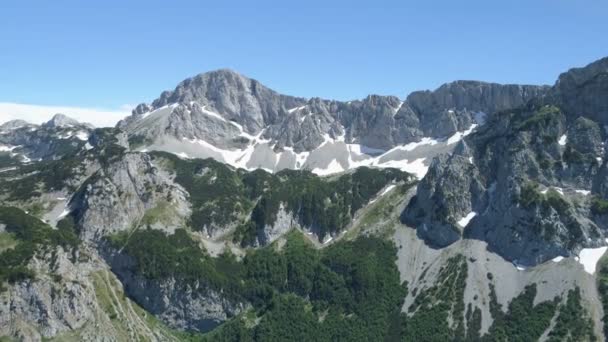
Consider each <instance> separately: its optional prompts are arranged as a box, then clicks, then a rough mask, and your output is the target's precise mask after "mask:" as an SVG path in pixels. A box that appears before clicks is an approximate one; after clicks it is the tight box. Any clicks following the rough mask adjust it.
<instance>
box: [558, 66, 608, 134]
mask: <svg viewBox="0 0 608 342" xmlns="http://www.w3.org/2000/svg"><path fill="white" fill-rule="evenodd" d="M606 93H608V58H602V59H600V60H598V61H595V62H593V63H591V64H589V65H587V66H585V67H583V68H574V69H571V70H569V71H567V72H565V73H563V74H561V75H560V76H559V78H558V80H557V82H556V83H555V86H554V87H553V90H552V92H551V97H552V99H553V100H552V101H554V102H556V103H557V104H558V105H559V106H560V107H561V108H563V110H564V111H566V112H567V113H569V114H570V115H571V116H572V117H573V118H576V117H578V116H584V117H587V118H589V119H591V120H593V121H595V122H597V123H599V124H600V125H606V124H608V103H607V102H606V100H605V96H606Z"/></svg>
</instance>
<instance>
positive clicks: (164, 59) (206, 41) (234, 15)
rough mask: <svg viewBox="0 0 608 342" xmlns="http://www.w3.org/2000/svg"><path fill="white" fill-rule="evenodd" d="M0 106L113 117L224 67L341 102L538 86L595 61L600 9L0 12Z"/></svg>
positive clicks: (309, 4)
mask: <svg viewBox="0 0 608 342" xmlns="http://www.w3.org/2000/svg"><path fill="white" fill-rule="evenodd" d="M0 14H1V17H0V43H1V44H2V45H1V46H2V47H1V50H0V102H11V103H22V104H37V105H54V106H74V107H89V108H90V107H92V108H104V109H112V110H117V109H120V108H121V106H124V105H131V104H137V103H140V102H149V101H151V100H153V99H154V98H156V97H157V96H158V95H159V94H160V92H161V91H163V90H166V89H172V88H173V87H174V86H175V85H176V84H177V83H178V82H179V81H181V80H182V79H184V78H186V77H189V76H193V75H195V74H197V73H200V72H205V71H209V70H213V69H217V68H223V67H228V68H232V69H235V70H237V71H239V72H241V73H243V74H245V75H247V76H250V77H253V78H256V79H258V80H259V81H261V82H262V83H264V84H266V85H267V86H269V87H271V88H273V89H275V90H278V91H280V92H282V93H286V94H292V95H299V96H305V97H310V96H320V97H324V98H335V99H340V100H348V99H354V98H362V97H364V96H366V95H367V94H369V93H376V94H386V95H389V94H390V95H398V96H400V97H405V95H406V94H407V93H409V92H410V91H413V90H418V89H434V88H436V87H437V86H439V85H440V84H441V83H444V82H448V81H452V80H455V79H476V80H484V81H495V82H501V83H531V84H545V83H548V84H552V83H553V82H554V81H555V79H556V77H557V76H558V74H559V73H560V72H562V71H565V70H566V69H568V68H569V67H573V66H583V65H585V64H587V63H589V62H591V61H593V60H595V59H598V58H601V57H604V56H608V41H607V40H608V20H606V18H608V1H605V0H576V1H575V0H509V1H489V0H484V1H481V0H471V1H469V0H460V1H454V0H445V1H434V0H424V1H422V0H420V1H373V2H372V1H369V2H357V1H329V0H325V1H316V0H307V1H300V2H293V1H274V2H273V1H264V0H260V1H111V0H107V1H61V0H58V1H47V0H45V1H27V0H23V1H3V2H2V3H0Z"/></svg>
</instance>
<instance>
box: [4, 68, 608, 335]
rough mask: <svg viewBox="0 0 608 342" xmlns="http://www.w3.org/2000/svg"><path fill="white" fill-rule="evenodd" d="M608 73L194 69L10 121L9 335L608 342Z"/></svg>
mask: <svg viewBox="0 0 608 342" xmlns="http://www.w3.org/2000/svg"><path fill="white" fill-rule="evenodd" d="M607 125H608V58H604V59H601V60H598V61H596V62H594V63H591V64H589V65H587V66H585V67H583V68H575V69H571V70H569V71H567V72H565V73H563V74H562V75H560V76H559V78H558V81H557V82H556V83H555V84H554V85H553V86H550V87H549V86H520V85H499V84H492V83H483V82H474V81H457V82H452V83H448V84H445V85H443V86H441V87H439V88H438V89H436V90H435V91H422V92H414V93H412V94H410V95H408V96H407V97H406V98H405V99H404V100H403V101H402V100H400V99H398V98H396V97H390V96H377V95H370V96H368V97H367V98H365V99H363V100H358V101H351V102H339V101H331V100H323V99H318V98H312V99H303V98H297V97H292V96H286V95H281V94H279V93H277V92H275V91H273V90H270V89H268V88H266V87H264V86H263V85H261V84H260V83H259V82H257V81H255V80H251V79H248V78H246V77H244V76H241V75H239V74H237V73H235V72H233V71H230V70H219V71H214V72H210V73H206V74H201V75H198V76H196V77H194V78H191V79H188V80H185V81H183V82H182V83H180V84H179V85H178V86H177V87H176V88H175V90H173V91H166V92H164V93H162V94H161V96H160V97H159V98H158V99H156V100H154V101H153V102H152V103H150V104H141V105H139V106H137V107H136V108H135V110H134V111H133V113H132V115H130V116H128V117H126V118H125V119H124V120H122V121H121V122H120V123H119V124H118V125H117V126H116V127H114V128H94V127H92V126H91V125H88V124H84V123H80V122H78V121H76V120H73V119H70V118H69V117H67V116H65V115H55V116H54V117H53V118H52V119H51V120H50V121H48V122H46V123H42V124H31V123H28V122H26V121H23V120H13V121H10V122H6V123H4V124H2V125H0V341H3V342H4V341H6V340H8V341H13V340H17V341H47V340H50V341H99V340H103V341H193V340H194V341H287V340H297V341H307V340H314V341H337V340H340V341H601V340H605V339H606V338H605V337H606V336H607V335H608V318H607V315H606V313H608V257H606V256H605V253H606V251H607V250H608V149H607V148H606V143H608V128H607V127H608V126H607Z"/></svg>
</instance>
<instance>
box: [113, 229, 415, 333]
mask: <svg viewBox="0 0 608 342" xmlns="http://www.w3.org/2000/svg"><path fill="white" fill-rule="evenodd" d="M109 241H110V242H111V244H112V245H114V246H115V247H117V248H123V252H124V253H126V254H128V255H130V256H132V257H133V258H134V259H135V261H136V262H135V264H136V266H134V267H135V268H134V269H133V272H134V273H136V274H139V275H143V276H144V277H146V278H166V277H175V278H177V279H179V280H180V281H181V282H182V284H188V283H193V282H199V284H200V283H204V284H207V286H209V287H211V288H213V289H215V290H217V291H222V293H223V295H225V296H226V297H227V298H229V299H232V300H235V301H242V302H248V303H251V304H252V305H253V308H254V310H255V315H256V316H257V317H259V322H258V323H257V324H247V322H246V321H245V320H244V319H243V317H242V316H238V317H235V318H233V319H232V320H231V321H228V322H226V323H225V324H223V325H222V326H220V327H219V328H218V329H216V330H215V331H213V332H212V333H211V334H210V335H209V339H210V340H222V341H225V340H237V341H241V340H245V341H246V340H251V339H256V340H266V341H277V340H284V339H285V337H286V336H291V337H303V336H308V337H306V338H305V339H310V338H312V337H315V338H318V339H320V340H327V341H329V340H336V339H345V340H368V341H372V340H373V341H378V340H382V339H383V338H384V337H386V336H387V334H388V332H389V330H390V326H391V324H390V323H391V321H392V318H393V317H398V316H399V310H400V307H401V303H402V300H403V298H404V297H405V294H406V289H405V287H404V286H403V285H401V284H400V280H399V272H398V270H397V266H396V264H395V261H396V248H395V246H394V245H393V244H392V243H390V242H387V241H384V240H382V239H379V238H375V237H360V238H358V239H356V240H354V241H349V242H338V243H336V244H334V245H331V246H329V247H328V248H326V249H324V250H316V249H314V248H313V247H312V246H311V245H310V243H309V242H308V241H307V240H305V238H304V237H303V236H302V235H301V233H299V232H293V233H291V234H289V235H288V236H287V241H286V243H285V245H284V246H283V247H282V248H281V249H280V250H277V249H276V248H275V246H268V247H264V248H261V249H258V250H255V251H250V252H249V253H248V254H247V255H246V256H245V257H244V259H243V260H242V261H240V262H239V261H236V259H235V258H234V257H232V256H230V255H226V254H225V255H222V256H220V257H219V258H217V259H216V258H211V257H209V256H208V255H207V254H206V253H205V252H203V251H202V250H201V249H200V248H199V246H198V244H197V243H195V242H194V241H193V240H192V239H191V238H190V237H189V236H188V234H187V232H186V231H185V230H177V231H176V232H175V234H173V235H169V236H167V235H165V234H164V233H162V232H159V231H154V230H138V231H136V232H134V233H133V235H132V236H131V237H127V236H126V235H123V234H119V235H114V236H112V237H111V238H110V240H109Z"/></svg>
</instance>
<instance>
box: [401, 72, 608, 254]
mask: <svg viewBox="0 0 608 342" xmlns="http://www.w3.org/2000/svg"><path fill="white" fill-rule="evenodd" d="M598 63H599V65H603V64H602V61H599V62H596V63H594V64H591V65H590V66H589V67H587V68H584V69H575V70H573V71H571V72H569V73H566V74H563V75H562V76H561V77H560V81H559V82H558V83H557V84H556V86H555V87H554V88H553V89H552V90H551V92H552V94H560V95H559V96H560V97H559V98H558V99H557V100H556V103H557V104H558V105H564V106H565V108H566V109H565V110H562V109H561V108H560V107H556V106H553V105H550V104H547V101H549V100H548V99H538V100H537V101H535V102H533V103H530V104H529V105H526V106H523V107H520V108H518V109H512V110H506V111H503V112H499V113H497V114H495V115H493V116H491V117H490V119H489V120H488V122H487V123H486V124H485V125H484V126H483V127H481V128H480V129H478V131H477V132H476V133H474V134H472V135H471V136H469V137H467V138H465V142H464V143H463V144H462V146H461V147H462V148H459V149H457V150H456V151H454V153H453V154H452V155H451V156H444V157H439V158H436V159H435V160H434V161H433V163H432V165H431V168H430V170H429V172H428V173H427V175H426V176H425V178H424V179H423V180H422V181H421V183H420V185H419V187H418V190H419V191H418V195H417V196H416V198H415V200H413V201H412V202H411V203H410V205H409V206H408V208H407V209H406V210H405V211H404V213H403V220H404V222H407V223H409V224H411V225H413V226H415V227H417V230H418V233H419V235H420V236H422V237H423V238H425V239H426V240H427V241H428V242H429V243H430V244H433V245H437V246H445V245H449V244H451V243H453V242H454V241H456V240H458V239H460V238H461V237H462V236H463V235H464V236H465V237H469V238H475V239H480V240H484V241H487V242H488V245H489V247H490V248H492V250H494V251H496V252H498V253H499V254H500V255H502V256H503V257H505V258H507V259H508V260H512V261H514V262H516V263H518V264H523V265H536V264H538V263H542V262H544V261H546V260H549V259H552V258H555V257H556V256H560V255H562V256H568V255H572V254H574V255H576V254H578V253H579V251H580V250H581V249H583V248H591V247H598V246H602V245H604V244H605V242H604V239H605V235H606V229H607V228H608V227H607V226H606V224H605V220H604V219H603V215H604V212H603V210H599V207H600V204H601V203H603V202H602V201H603V199H601V198H605V193H604V192H605V190H604V188H605V187H604V186H603V185H602V184H603V183H604V179H605V176H604V175H605V171H604V170H605V168H606V165H605V160H606V155H605V148H604V144H605V137H606V132H604V131H603V129H602V128H601V127H602V125H603V122H602V121H594V119H596V118H597V116H595V115H586V114H585V110H582V109H581V111H576V112H575V111H572V109H570V108H569V107H568V106H569V105H568V101H574V99H575V98H578V100H577V101H579V100H580V101H585V100H584V98H585V97H584V96H583V97H577V96H576V95H574V94H575V93H578V92H581V93H583V92H587V91H591V92H594V94H593V98H594V99H596V98H601V97H605V96H606V95H608V92H607V93H606V94H601V93H597V92H598V91H599V90H600V89H603V88H602V87H603V85H602V84H603V76H602V75H603V73H604V69H602V68H601V67H598ZM593 75H595V76H593ZM583 79H584V80H585V81H583ZM577 82H578V83H577ZM564 83H566V84H564ZM574 84H577V86H575V85H574ZM568 87H574V88H572V89H569V90H568V91H566V90H565V89H568ZM553 99H554V100H555V98H553ZM594 101H595V100H594ZM600 102H601V101H600ZM590 105H591V104H590ZM581 108H586V107H585V106H582V107H581ZM593 108H594V111H600V112H601V106H600V107H597V106H595V107H593ZM579 114H581V115H582V116H579ZM465 145H466V148H465Z"/></svg>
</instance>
